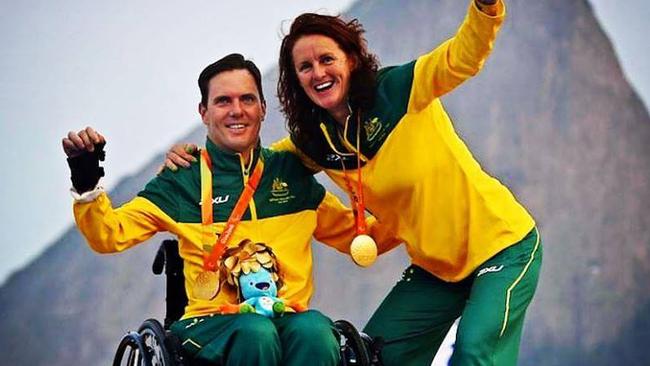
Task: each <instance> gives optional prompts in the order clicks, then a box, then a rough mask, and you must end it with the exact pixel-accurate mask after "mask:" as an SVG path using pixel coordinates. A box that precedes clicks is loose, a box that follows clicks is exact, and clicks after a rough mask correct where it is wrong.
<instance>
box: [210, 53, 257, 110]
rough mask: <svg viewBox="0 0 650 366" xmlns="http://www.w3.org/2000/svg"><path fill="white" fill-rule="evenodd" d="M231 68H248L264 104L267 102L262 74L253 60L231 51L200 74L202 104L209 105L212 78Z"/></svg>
mask: <svg viewBox="0 0 650 366" xmlns="http://www.w3.org/2000/svg"><path fill="white" fill-rule="evenodd" d="M231 70H248V72H249V73H250V74H251V75H252V76H253V79H255V84H256V85H257V91H258V92H259V94H260V101H261V102H262V104H264V103H266V101H265V100H264V93H263V92H262V74H260V70H259V69H258V68H257V66H255V63H254V62H253V61H251V60H247V59H245V58H244V56H242V55H241V54H239V53H231V54H230V55H228V56H226V57H223V58H221V59H219V60H217V61H216V62H214V63H212V64H210V65H208V66H207V67H206V68H205V69H203V71H201V74H200V75H199V89H200V90H201V104H202V105H203V106H204V107H207V106H208V94H209V92H210V80H211V79H212V78H213V77H215V76H216V75H217V74H220V73H222V72H224V71H231Z"/></svg>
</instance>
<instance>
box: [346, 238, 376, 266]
mask: <svg viewBox="0 0 650 366" xmlns="http://www.w3.org/2000/svg"><path fill="white" fill-rule="evenodd" d="M350 255H351V256H352V260H354V263H356V264H357V265H359V266H361V267H368V266H370V265H371V264H373V263H374V262H375V259H377V244H376V243H375V240H374V239H373V238H371V237H370V236H368V235H365V234H363V235H358V236H357V237H355V238H354V240H352V244H351V245H350Z"/></svg>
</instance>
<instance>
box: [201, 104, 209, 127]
mask: <svg viewBox="0 0 650 366" xmlns="http://www.w3.org/2000/svg"><path fill="white" fill-rule="evenodd" d="M207 111H208V109H207V108H206V107H205V106H204V105H203V103H199V114H200V115H201V120H202V121H203V123H204V124H207V122H206V121H205V114H206V112H207Z"/></svg>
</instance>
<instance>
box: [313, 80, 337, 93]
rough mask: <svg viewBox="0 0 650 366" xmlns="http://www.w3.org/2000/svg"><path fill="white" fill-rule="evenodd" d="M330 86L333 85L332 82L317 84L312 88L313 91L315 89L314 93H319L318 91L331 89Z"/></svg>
mask: <svg viewBox="0 0 650 366" xmlns="http://www.w3.org/2000/svg"><path fill="white" fill-rule="evenodd" d="M332 85H334V82H332V81H328V82H326V83H322V84H318V85H316V86H314V89H316V91H319V92H320V91H323V90H326V89H329V88H331V87H332Z"/></svg>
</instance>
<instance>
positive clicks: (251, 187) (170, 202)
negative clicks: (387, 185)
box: [63, 54, 397, 365]
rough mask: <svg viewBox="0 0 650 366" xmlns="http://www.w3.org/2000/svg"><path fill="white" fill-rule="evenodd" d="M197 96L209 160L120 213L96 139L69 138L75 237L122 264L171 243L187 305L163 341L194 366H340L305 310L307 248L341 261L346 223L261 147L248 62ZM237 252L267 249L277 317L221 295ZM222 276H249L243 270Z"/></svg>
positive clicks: (228, 291) (210, 74)
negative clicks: (169, 239) (122, 257)
mask: <svg viewBox="0 0 650 366" xmlns="http://www.w3.org/2000/svg"><path fill="white" fill-rule="evenodd" d="M199 88H200V90H201V98H202V99H201V102H200V103H199V113H200V115H201V119H202V121H203V123H204V124H205V126H206V129H207V138H206V146H205V148H204V149H202V150H201V151H199V152H197V153H196V154H195V158H196V161H195V162H194V163H193V164H192V166H191V168H190V169H183V170H179V171H175V172H174V171H171V170H168V169H166V170H164V171H163V172H162V173H161V174H160V175H158V176H157V177H155V178H153V179H152V180H151V181H150V182H149V183H148V184H147V185H146V187H145V188H144V190H142V191H141V192H140V193H138V195H137V197H135V198H134V199H132V200H131V201H129V202H127V203H126V204H124V205H122V206H121V207H118V208H113V207H112V204H111V201H110V199H109V197H108V196H107V195H106V193H105V192H104V190H103V189H102V188H101V187H100V186H98V182H99V178H100V177H101V176H103V174H104V172H103V169H102V168H101V167H100V166H99V161H100V160H103V159H104V151H103V147H104V144H105V142H106V141H105V139H104V137H103V136H102V135H101V134H99V133H98V132H96V131H94V130H93V129H92V128H90V127H87V128H86V129H84V130H82V131H79V132H77V133H75V132H70V133H68V135H67V137H65V138H64V139H63V150H64V152H65V153H66V155H67V156H68V163H69V166H70V169H71V179H72V183H73V189H72V194H73V197H74V198H75V204H74V216H75V220H76V223H77V226H78V227H79V230H80V231H81V233H82V234H83V235H84V237H85V238H86V240H87V242H88V244H89V245H90V247H91V248H92V249H93V250H95V251H97V252H99V253H115V252H121V251H123V250H126V249H128V248H130V247H132V246H134V245H136V244H138V243H141V242H143V241H145V240H147V239H149V238H150V237H151V236H153V235H154V234H155V233H157V232H161V231H167V232H170V233H172V234H174V235H176V236H177V237H178V252H179V255H180V258H182V264H183V275H184V290H185V294H184V295H185V296H186V297H187V305H186V306H185V307H184V311H183V314H182V316H181V318H180V319H179V320H178V321H175V322H174V323H172V324H171V327H170V329H171V332H172V333H173V334H174V335H175V336H176V337H177V338H178V339H179V341H180V343H181V346H182V349H183V352H184V353H185V354H187V355H189V356H190V358H191V359H193V360H195V361H196V362H198V363H200V364H212V365H216V364H225V365H337V364H338V363H339V361H340V353H339V343H338V340H337V334H338V333H337V332H336V329H335V327H334V324H333V323H332V321H331V320H330V319H329V318H328V317H326V316H325V315H323V314H321V313H320V312H318V311H317V310H313V309H309V310H308V305H309V300H310V298H311V296H312V293H313V288H314V287H313V279H312V252H311V245H310V243H311V238H312V236H313V237H314V238H316V239H317V240H319V241H321V242H323V243H325V244H327V245H329V246H331V247H333V248H335V249H337V250H339V251H341V252H343V253H349V252H350V250H349V244H350V242H351V241H352V239H353V238H354V236H355V233H356V231H355V229H356V228H355V220H354V214H353V212H352V211H351V210H349V209H348V208H346V207H344V206H343V205H342V204H341V203H340V201H339V200H338V199H337V198H336V197H335V196H333V195H332V194H330V193H328V192H326V191H325V189H324V188H323V187H322V186H321V185H319V184H318V183H317V182H316V181H315V179H314V178H313V176H312V172H311V171H309V170H307V169H306V168H304V167H303V165H302V164H301V162H300V160H299V159H298V158H297V157H295V156H294V155H292V154H290V153H286V152H274V151H271V150H269V149H266V148H263V147H261V146H260V142H259V130H260V126H261V122H262V120H263V119H264V115H265V108H266V104H265V100H264V95H263V93H262V87H261V76H260V72H259V70H258V68H257V67H256V66H255V65H254V64H253V63H252V62H251V61H248V60H245V59H244V58H243V57H242V56H241V55H239V54H231V55H228V56H226V57H224V58H222V59H220V60H218V61H216V62H215V63H213V64H211V65H209V66H207V67H206V68H205V69H204V70H203V71H202V72H201V74H200V76H199ZM366 221H367V223H366V224H367V226H368V233H369V234H370V235H371V236H373V237H374V238H375V240H376V242H377V243H378V249H379V252H380V253H381V252H383V251H386V250H388V249H390V248H392V247H393V246H395V245H396V244H397V242H396V241H395V240H394V239H393V238H391V237H390V234H389V232H388V231H387V230H386V231H384V230H382V228H381V227H380V226H379V225H377V222H376V220H375V219H374V218H372V217H370V218H368V219H366ZM244 240H250V241H251V242H253V243H264V244H265V245H267V246H268V247H269V248H271V249H272V253H273V256H274V260H277V269H278V271H277V274H276V275H277V279H278V280H281V281H282V282H283V286H282V287H281V288H279V289H278V292H277V298H278V299H279V300H280V302H281V303H282V304H281V306H279V307H278V308H280V307H281V308H282V311H278V312H272V313H271V314H270V315H269V316H263V315H259V314H256V313H254V312H253V313H242V312H243V311H242V310H241V309H242V307H241V306H240V304H241V302H242V299H241V296H240V295H241V293H240V291H239V290H238V288H237V287H236V286H235V287H233V286H228V284H229V278H230V277H229V276H228V273H226V272H225V270H224V269H223V268H224V267H227V266H225V265H226V264H228V263H226V261H225V259H224V260H223V261H222V256H223V254H224V252H227V251H228V250H229V249H231V248H233V247H236V246H237V243H240V242H242V241H244ZM262 257H263V258H262V260H261V262H260V263H261V267H264V268H265V265H266V263H267V262H264V261H265V260H266V259H267V258H266V256H264V255H262ZM229 265H230V267H232V268H231V269H233V270H234V268H235V267H236V266H237V265H239V270H240V272H241V271H243V272H251V266H250V265H247V267H246V268H247V269H245V268H244V267H242V265H243V262H242V263H238V264H233V263H232V261H231V262H230V263H229ZM253 267H257V265H253ZM230 282H232V281H230ZM274 308H275V307H274ZM248 310H250V309H248Z"/></svg>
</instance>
